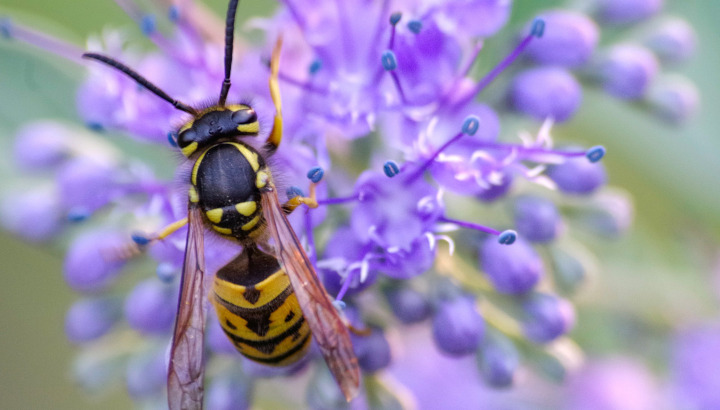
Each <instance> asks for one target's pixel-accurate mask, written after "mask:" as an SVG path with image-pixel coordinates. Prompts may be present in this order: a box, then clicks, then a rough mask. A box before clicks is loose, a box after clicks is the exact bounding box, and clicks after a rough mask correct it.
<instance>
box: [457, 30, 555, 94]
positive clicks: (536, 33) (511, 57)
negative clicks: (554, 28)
mask: <svg viewBox="0 0 720 410" xmlns="http://www.w3.org/2000/svg"><path fill="white" fill-rule="evenodd" d="M544 31H545V21H544V20H543V19H541V18H536V19H535V20H534V21H533V24H532V28H531V29H530V34H528V35H527V36H525V38H524V39H523V40H522V41H521V42H520V44H518V46H517V47H515V50H513V51H512V52H511V53H510V54H508V56H507V57H505V59H504V60H502V61H501V62H500V63H499V64H498V65H497V66H495V68H493V69H492V70H490V72H489V73H487V74H486V75H485V77H483V78H482V79H481V80H480V81H479V82H478V83H477V84H476V85H475V87H473V88H472V89H471V90H470V91H469V92H468V93H467V95H466V96H465V98H463V99H462V101H461V102H460V103H459V104H464V103H465V102H466V101H468V100H470V99H472V98H475V96H476V95H478V94H479V93H481V92H482V91H483V90H484V89H485V87H487V86H488V85H489V84H490V83H491V82H493V80H495V78H496V77H497V76H498V75H500V73H502V72H503V71H505V69H506V68H508V67H510V65H512V63H513V62H515V60H516V59H517V58H518V56H520V54H521V53H522V52H523V51H524V50H525V49H526V48H527V46H528V45H530V42H531V41H532V40H533V39H534V38H536V37H537V38H540V37H542V35H543V32H544Z"/></svg>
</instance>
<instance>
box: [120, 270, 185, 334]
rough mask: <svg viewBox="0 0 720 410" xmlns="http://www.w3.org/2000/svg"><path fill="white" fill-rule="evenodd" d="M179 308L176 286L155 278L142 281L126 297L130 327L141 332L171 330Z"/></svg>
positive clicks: (155, 332)
mask: <svg viewBox="0 0 720 410" xmlns="http://www.w3.org/2000/svg"><path fill="white" fill-rule="evenodd" d="M176 310H177V292H176V291H175V289H174V287H172V286H171V285H167V284H165V283H162V282H160V281H159V280H157V279H155V278H153V279H148V280H145V281H143V282H140V283H139V284H138V285H137V286H135V289H133V290H132V291H131V292H130V294H129V295H128V296H127V299H125V317H126V318H127V321H128V323H129V324H130V327H132V328H133V329H135V330H137V331H138V332H141V333H148V334H163V333H166V332H168V331H170V328H171V327H172V325H173V323H174V321H175V313H176Z"/></svg>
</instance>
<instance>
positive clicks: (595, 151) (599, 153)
mask: <svg viewBox="0 0 720 410" xmlns="http://www.w3.org/2000/svg"><path fill="white" fill-rule="evenodd" d="M585 156H586V157H587V159H588V160H590V162H598V161H600V160H601V159H602V158H603V157H604V156H605V147H603V146H602V145H597V146H594V147H592V148H590V149H589V150H587V153H586V154H585Z"/></svg>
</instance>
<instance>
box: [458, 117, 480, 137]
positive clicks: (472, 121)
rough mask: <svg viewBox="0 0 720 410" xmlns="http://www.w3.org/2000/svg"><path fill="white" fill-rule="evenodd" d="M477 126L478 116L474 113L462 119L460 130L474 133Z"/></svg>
mask: <svg viewBox="0 0 720 410" xmlns="http://www.w3.org/2000/svg"><path fill="white" fill-rule="evenodd" d="M478 128H480V118H478V117H476V116H474V115H468V116H467V118H465V121H463V125H462V132H463V134H465V135H475V133H476V132H477V130H478Z"/></svg>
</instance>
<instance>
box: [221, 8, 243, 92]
mask: <svg viewBox="0 0 720 410" xmlns="http://www.w3.org/2000/svg"><path fill="white" fill-rule="evenodd" d="M238 2H239V0H231V1H230V4H228V10H227V17H226V18H225V79H224V80H223V83H222V88H221V89H220V99H219V100H218V104H219V105H220V106H224V105H225V100H226V99H227V95H228V91H230V70H231V69H232V57H233V38H234V37H235V14H236V12H237V6H238Z"/></svg>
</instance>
